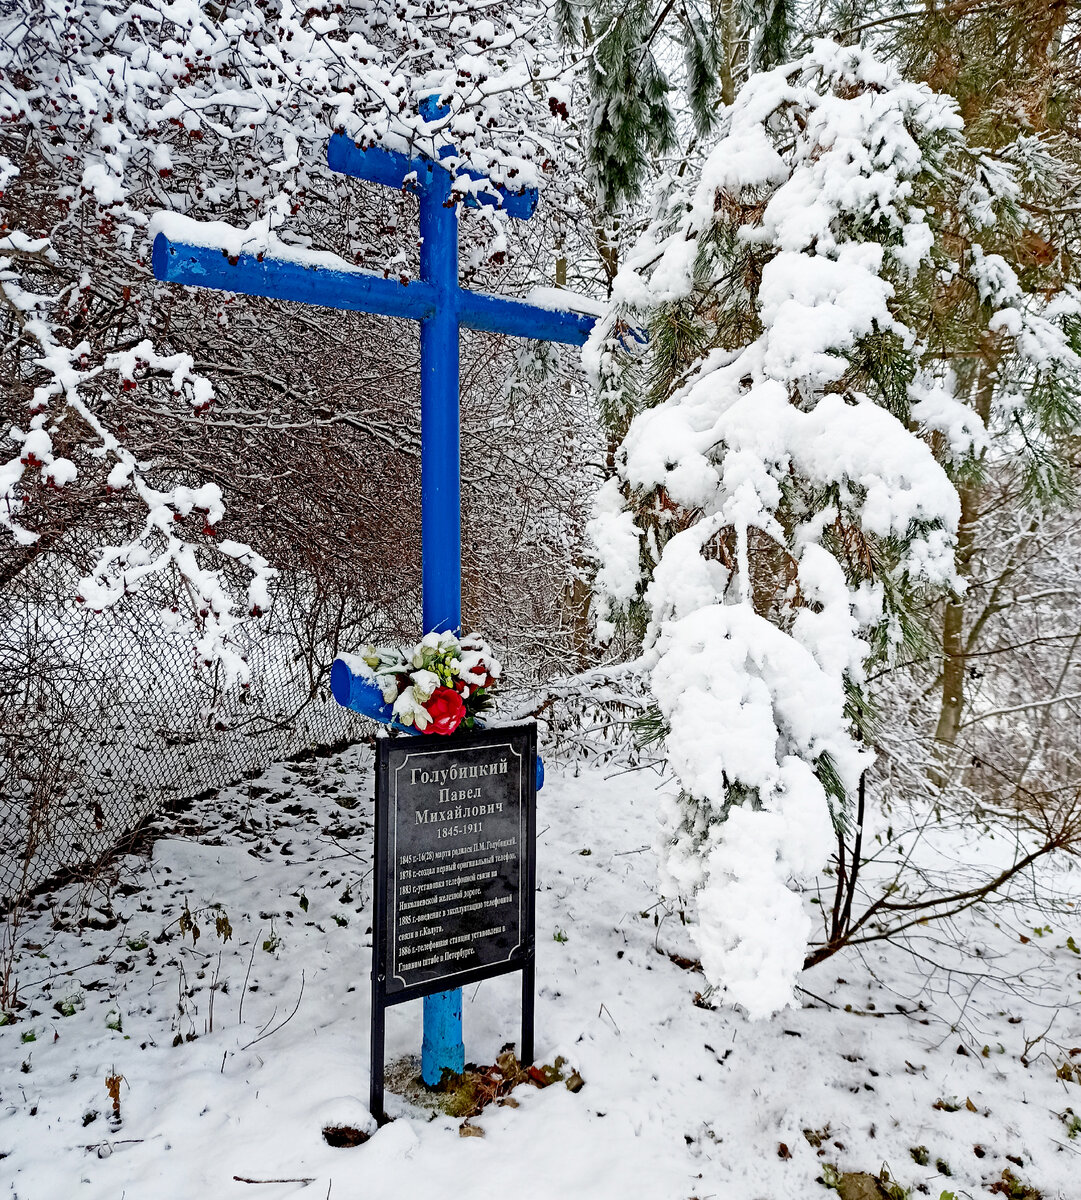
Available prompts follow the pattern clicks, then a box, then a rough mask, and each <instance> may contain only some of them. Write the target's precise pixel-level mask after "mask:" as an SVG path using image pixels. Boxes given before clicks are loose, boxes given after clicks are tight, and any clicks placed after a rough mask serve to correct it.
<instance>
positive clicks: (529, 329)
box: [152, 97, 594, 1084]
mask: <svg viewBox="0 0 1081 1200" xmlns="http://www.w3.org/2000/svg"><path fill="white" fill-rule="evenodd" d="M420 111H421V115H422V116H423V117H424V118H425V120H427V121H434V120H437V119H439V118H441V117H444V116H446V115H447V114H448V113H449V111H450V110H449V108H447V107H445V106H443V105H440V104H439V103H438V99H437V98H436V97H428V98H427V99H426V100H425V101H423V102H422V103H421V106H420ZM452 153H453V147H450V146H446V147H443V148H442V149H441V150H440V158H445V157H446V156H447V155H448V154H452ZM327 163H328V165H329V166H330V169H331V170H332V171H339V172H341V173H343V174H345V175H352V176H354V177H355V178H358V179H364V180H367V181H368V182H369V183H379V184H384V185H385V186H387V187H393V188H406V189H408V190H409V191H412V192H415V193H416V194H417V196H418V198H419V201H420V237H421V245H420V279H419V280H414V281H412V282H409V283H403V282H400V281H398V280H395V279H386V278H384V277H383V276H382V275H375V274H372V273H371V272H368V271H362V270H359V269H356V270H351V269H347V268H345V266H344V264H343V267H342V268H340V269H339V268H336V267H331V266H327V265H323V264H319V263H315V262H312V261H304V260H303V259H289V258H285V257H279V258H274V257H272V256H271V255H269V254H266V255H264V254H247V253H239V254H235V255H231V254H229V253H228V252H226V251H223V249H222V248H221V246H220V245H210V246H208V245H198V244H189V243H188V242H181V241H179V240H176V239H175V238H171V237H170V236H169V235H168V233H166V232H162V233H159V234H158V236H157V237H156V238H155V240H154V248H153V258H152V265H153V270H154V275H155V277H156V278H157V279H160V280H164V281H169V282H173V283H182V284H189V285H194V286H197V287H207V288H216V289H219V290H222V291H228V292H241V293H243V294H245V295H248V296H269V297H273V298H275V299H278V300H294V301H297V302H299V303H301V304H318V305H321V306H324V307H327V308H339V309H348V310H352V311H354V312H369V313H378V314H380V315H382V316H388V317H406V318H409V319H411V320H414V321H419V322H420V423H421V453H420V459H421V553H422V562H421V569H422V581H423V597H422V620H423V626H424V630H425V632H430V631H432V630H450V631H453V632H456V633H457V632H460V630H461V623H462V589H461V479H460V463H459V437H460V422H459V330H460V329H461V328H462V326H465V328H467V329H479V330H482V331H484V332H488V333H504V334H514V335H518V336H521V337H529V338H537V339H541V340H544V341H555V342H567V343H570V344H571V345H576V346H580V345H582V343H583V342H584V341H585V340H586V338H587V337H588V335H589V332H590V330H591V329H592V327H593V324H594V318H593V317H591V316H586V315H584V314H582V313H576V312H564V311H554V310H552V309H547V308H541V307H538V306H536V305H532V304H526V303H522V302H521V301H518V300H508V299H505V298H504V297H500V296H492V295H487V294H484V293H481V292H471V291H467V290H466V289H464V288H462V287H460V286H459V283H458V201H459V200H460V199H461V197H460V196H459V195H458V194H457V193H456V192H455V189H454V182H453V180H452V177H451V174H450V172H449V171H448V170H447V169H446V168H445V167H444V166H443V165H442V164H441V163H440V162H439V161H437V160H436V159H432V158H429V157H427V156H423V155H422V156H419V157H416V158H410V157H408V156H407V155H405V154H400V153H398V152H397V151H394V150H386V149H383V148H381V147H379V146H370V147H368V148H366V149H365V148H362V147H361V146H359V145H357V144H355V143H354V142H353V141H352V140H351V139H350V138H348V137H346V136H345V135H344V134H340V133H338V134H335V135H334V136H333V137H332V138H331V139H330V143H329V145H328V147H327ZM459 173H460V174H464V175H465V176H466V177H467V178H469V179H472V180H474V181H480V182H482V183H484V184H485V185H486V187H487V189H488V190H484V191H480V192H478V193H476V194H470V195H469V196H467V197H465V202H466V204H467V205H469V206H471V207H475V206H476V205H478V204H484V205H489V206H491V207H494V208H501V209H503V211H505V212H507V213H508V214H509V215H510V216H512V217H518V218H521V219H523V220H528V219H529V217H531V216H532V215H533V212H534V211H535V209H536V206H537V190H536V189H535V188H529V189H526V190H524V191H519V192H513V191H509V190H507V189H505V188H503V187H498V186H493V185H492V184H491V183H489V182H488V181H487V180H486V179H484V177H483V176H481V175H480V174H479V173H476V172H472V171H468V170H467V171H464V172H462V171H460V172H459ZM196 240H197V239H195V238H193V242H194V241H196ZM331 687H332V691H333V693H334V696H335V699H337V700H338V701H339V703H341V704H344V705H346V706H347V707H349V708H352V709H355V710H356V711H358V712H361V713H364V714H365V715H366V716H370V717H374V718H375V719H376V720H380V721H384V722H388V723H389V721H390V706H389V705H386V704H384V702H383V697H382V695H381V693H380V692H379V690H378V689H377V688H375V687H374V686H373V685H372V684H369V683H366V682H365V681H364V680H362V679H360V678H358V677H357V676H354V675H353V674H352V672H351V671H350V670H349V668H348V667H347V666H346V664H345V663H344V662H343V661H342V660H340V659H339V660H336V662H335V663H334V668H333V671H332V673H331ZM464 1065H465V1048H464V1045H463V1042H462V994H461V991H460V990H456V991H451V992H440V993H438V994H436V995H433V996H426V997H425V998H424V1041H423V1046H422V1054H421V1075H422V1077H423V1079H424V1081H425V1082H426V1083H429V1084H436V1083H438V1082H439V1081H440V1078H441V1076H442V1072H443V1070H444V1069H449V1070H451V1071H453V1072H455V1073H456V1074H457V1073H460V1072H461V1071H462V1070H463V1068H464Z"/></svg>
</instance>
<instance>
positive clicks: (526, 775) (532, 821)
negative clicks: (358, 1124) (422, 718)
mask: <svg viewBox="0 0 1081 1200" xmlns="http://www.w3.org/2000/svg"><path fill="white" fill-rule="evenodd" d="M507 742H509V743H511V745H512V746H514V747H515V749H516V750H518V751H519V752H520V753H521V755H522V763H521V783H520V786H521V794H520V803H521V806H522V815H523V817H524V829H525V832H524V836H523V837H522V839H521V844H520V847H519V876H518V886H519V889H520V892H521V897H520V902H521V903H520V913H521V924H520V927H519V943H518V946H517V947H516V948H515V949H514V950H513V951H512V952H511V953H510V954H509V956H508V957H507V959H506V960H505V961H501V962H496V963H489V964H486V965H482V966H478V967H472V968H466V969H464V970H459V971H454V972H452V973H450V974H446V975H442V976H440V977H438V978H436V979H432V980H430V981H427V982H424V983H417V984H412V985H408V986H404V987H401V988H397V989H395V990H392V991H391V992H390V993H389V994H388V991H387V975H388V958H389V946H388V936H387V934H388V922H387V917H388V901H389V897H390V895H391V889H392V888H393V886H394V884H395V878H394V874H393V873H394V870H395V866H396V864H395V863H394V862H393V861H392V856H391V839H392V837H393V834H394V829H393V818H392V809H391V803H390V800H391V797H390V778H391V759H392V757H398V756H400V755H408V754H417V753H424V752H426V751H431V750H438V751H440V752H442V753H446V752H454V751H461V752H463V754H464V753H468V751H469V750H470V749H472V748H474V747H484V746H489V745H499V744H500V743H507ZM536 772H537V727H536V725H533V724H529V725H514V726H509V727H507V728H503V729H484V730H477V731H474V732H472V733H467V734H456V735H453V736H452V737H449V738H447V737H441V736H439V735H437V734H432V735H426V736H419V737H403V738H381V739H380V740H379V741H378V742H377V743H376V762H375V885H374V893H373V909H374V911H373V914H372V915H373V919H372V1023H371V1094H370V1110H371V1113H372V1116H373V1117H375V1119H376V1120H377V1121H378V1122H379V1123H380V1124H383V1123H384V1122H385V1121H386V1119H387V1117H386V1113H385V1112H384V1109H383V1073H384V1054H385V1041H386V1010H387V1009H388V1008H390V1007H392V1006H393V1005H395V1004H404V1003H405V1002H406V1001H408V1000H416V999H419V998H420V997H422V996H428V995H432V994H433V993H435V992H445V991H449V990H451V989H454V988H461V987H465V986H467V985H469V984H471V983H477V982H479V981H480V980H482V979H491V978H493V977H495V976H498V975H506V974H509V973H510V972H512V971H521V972H522V1052H521V1061H522V1062H523V1063H525V1064H529V1063H532V1061H533V1005H534V993H535V990H536V886H537V853H536V843H537V779H536ZM435 828H436V827H435V826H434V825H433V826H432V829H433V830H434V829H435ZM433 844H434V843H433Z"/></svg>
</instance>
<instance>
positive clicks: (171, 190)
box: [0, 0, 556, 677]
mask: <svg viewBox="0 0 1081 1200" xmlns="http://www.w3.org/2000/svg"><path fill="white" fill-rule="evenodd" d="M542 11H543V10H541V9H534V8H533V7H531V6H505V7H501V8H500V9H499V11H498V14H497V13H496V11H495V10H493V9H492V7H491V6H490V5H487V4H480V5H477V6H476V7H475V8H474V7H473V6H471V5H470V4H469V3H466V4H463V5H456V6H454V7H453V8H447V7H446V6H432V5H430V4H422V3H414V2H412V0H363V2H361V3H352V4H348V5H345V4H341V3H317V4H315V5H310V4H301V5H296V4H294V3H292V0H235V2H234V0H230V2H229V3H222V4H217V3H215V4H213V5H211V4H200V3H197V2H196V0H144V2H142V3H139V4H135V5H131V4H128V3H127V0H27V2H26V3H23V4H18V5H15V6H10V5H9V6H7V8H6V9H5V12H4V14H3V15H2V16H0V205H2V208H3V213H2V216H3V220H4V224H3V228H2V231H0V232H2V235H3V236H0V312H6V314H7V316H8V318H9V320H8V324H9V326H10V327H11V328H12V329H13V330H14V340H13V341H12V343H11V345H10V346H9V352H10V351H11V350H12V347H14V348H15V352H14V362H15V364H16V369H15V375H16V378H15V381H14V389H13V391H12V393H11V395H10V396H9V397H6V400H7V401H8V407H9V410H10V411H11V412H15V413H17V414H18V415H17V416H16V418H15V419H14V420H9V421H7V422H0V537H3V538H4V539H5V540H7V541H8V542H9V545H10V541H11V539H13V540H14V542H15V543H16V544H17V545H18V546H19V547H22V551H21V553H22V554H23V557H24V558H25V557H27V556H29V555H32V554H34V553H39V552H45V551H43V550H41V548H40V545H39V546H38V549H37V550H35V545H38V544H39V543H40V541H41V538H42V531H43V529H44V528H45V522H43V520H42V517H41V510H42V507H43V505H45V506H47V505H48V504H49V503H50V496H49V495H48V492H49V491H51V490H55V489H68V490H69V494H70V496H71V500H70V501H69V507H70V506H71V505H74V504H75V503H76V501H78V502H80V503H82V504H83V508H84V511H90V512H91V513H95V514H97V513H102V512H106V513H107V512H108V511H109V510H108V509H107V506H106V507H103V506H102V495H103V494H104V496H105V497H110V496H113V495H118V494H120V493H123V494H124V496H123V497H122V498H123V499H130V498H132V497H134V498H135V499H136V501H137V504H138V505H141V506H142V512H143V517H142V519H141V520H138V519H136V522H137V525H138V527H137V528H136V529H134V530H133V529H132V527H131V526H132V520H133V518H132V516H131V513H132V511H133V510H132V507H131V506H130V505H129V506H128V507H127V508H125V509H124V510H123V511H120V510H117V509H116V508H115V506H114V509H113V510H112V511H114V512H116V513H117V515H116V516H115V517H112V518H110V517H108V516H103V517H100V519H99V520H98V521H97V524H96V526H94V528H95V532H98V531H100V532H101V536H102V539H103V540H105V541H106V542H107V544H105V545H104V546H101V545H100V543H99V548H98V549H97V550H96V551H95V550H94V548H93V547H86V546H81V547H79V552H80V553H84V554H89V559H90V562H89V565H90V569H89V571H88V572H87V574H86V577H85V578H84V579H83V580H82V582H81V584H80V587H79V595H80V596H81V598H82V600H83V602H84V603H85V604H86V605H87V606H88V607H90V608H93V609H104V608H106V607H108V606H110V605H112V604H114V603H116V602H117V601H118V600H119V599H120V598H121V597H122V596H123V595H125V594H126V593H128V592H132V591H135V590H138V589H139V588H140V587H142V586H143V585H144V583H145V582H146V581H147V580H148V579H149V578H150V577H152V576H155V575H157V576H160V575H162V574H163V573H164V574H166V575H171V577H172V578H173V580H174V582H175V583H176V585H177V593H178V595H179V596H180V597H181V598H182V602H183V603H185V604H186V605H188V606H189V609H190V616H191V620H192V622H193V625H194V632H195V634H196V636H197V640H198V653H197V661H198V662H200V663H213V662H220V663H221V664H222V666H223V667H224V668H225V669H226V670H227V672H228V673H231V674H233V675H240V676H241V677H243V676H244V675H245V673H246V666H245V664H244V662H243V661H242V659H241V657H240V656H239V654H238V653H237V652H236V651H235V649H233V648H231V641H232V633H233V631H234V629H235V626H236V624H237V622H238V621H240V620H241V619H243V618H246V617H247V616H249V615H258V614H259V613H260V612H261V611H263V610H264V609H265V607H266V605H267V603H268V598H269V590H268V585H269V583H270V580H271V578H272V576H273V571H272V570H271V569H270V567H269V565H268V564H267V563H266V562H265V561H264V560H263V558H262V557H261V556H260V555H259V554H257V553H256V552H255V551H253V550H252V549H251V548H250V547H248V546H244V545H241V544H240V543H239V542H224V541H216V540H215V530H214V527H215V525H216V523H217V522H218V520H219V519H220V518H221V516H222V514H223V507H222V495H221V493H220V492H218V491H217V490H214V489H210V490H208V487H209V485H206V486H200V485H199V482H198V481H197V480H192V479H190V478H188V479H184V480H178V479H177V478H176V472H173V473H172V476H171V477H170V475H169V473H167V472H164V471H163V470H162V469H161V464H160V463H156V462H154V461H147V460H145V459H143V458H141V457H140V456H139V455H138V454H137V453H135V452H133V450H132V449H131V448H130V444H129V443H130V438H129V437H128V434H127V431H126V430H124V429H123V428H122V427H120V423H119V422H117V421H116V419H115V416H113V413H112V410H113V408H114V407H115V406H114V405H113V401H114V400H115V399H116V398H117V397H118V396H120V395H124V397H125V400H130V399H131V398H132V396H131V394H132V393H134V394H135V395H137V396H138V398H139V399H140V401H143V397H145V408H146V412H147V414H148V419H150V418H151V416H152V415H153V414H158V415H160V414H161V413H166V414H168V412H169V411H170V410H171V409H176V410H177V411H181V412H183V408H184V407H185V406H186V409H187V415H188V416H190V415H191V414H192V413H195V414H205V413H207V412H208V410H209V409H210V408H211V405H212V404H213V401H214V396H213V390H212V387H211V385H210V383H209V381H208V380H207V379H206V378H205V376H203V375H201V374H200V373H199V371H198V370H197V369H196V365H195V363H194V362H193V360H192V359H191V357H190V356H186V355H183V354H174V353H170V352H169V348H168V342H169V332H168V330H167V329H162V328H160V327H155V322H154V315H155V307H154V303H153V299H154V288H153V285H152V284H150V283H148V277H149V262H150V236H149V235H150V234H151V233H152V227H151V215H152V214H153V213H155V212H164V213H167V214H171V215H173V217H174V219H176V218H177V217H178V216H180V215H188V216H195V217H198V218H200V219H208V218H209V219H214V218H221V217H229V218H231V219H232V221H233V222H234V224H236V225H239V226H240V227H241V228H242V229H243V228H244V227H248V228H249V229H252V230H255V231H256V232H257V233H258V234H259V235H260V236H261V237H262V239H263V241H264V242H268V241H270V240H271V239H272V237H273V236H274V233H273V231H274V230H279V231H282V233H283V235H284V234H285V233H287V232H288V231H287V230H285V225H286V224H287V223H289V222H292V221H294V219H295V218H297V214H298V213H299V214H301V217H300V222H301V225H302V221H303V211H304V209H305V207H306V205H307V204H308V203H309V201H310V200H311V199H312V198H313V197H314V198H316V199H318V200H319V201H320V202H321V201H323V200H325V199H326V197H327V196H328V194H330V195H332V194H333V193H334V189H340V190H341V196H342V200H343V202H342V203H341V204H340V205H339V207H340V208H341V209H343V210H348V207H349V206H348V204H347V203H345V200H346V197H347V195H348V192H347V189H348V188H349V186H350V184H349V183H348V182H347V181H343V180H342V179H341V178H340V177H334V176H331V175H330V173H329V172H328V171H327V168H326V165H325V153H326V145H327V141H328V139H329V138H330V136H331V134H332V133H333V132H335V131H336V130H342V131H344V132H346V133H347V134H349V135H350V136H352V137H354V138H355V139H356V140H357V142H358V143H359V144H364V145H369V144H375V143H378V144H381V145H385V146H388V147H390V148H393V149H399V150H409V151H412V152H423V153H428V154H432V155H434V154H437V153H438V148H439V147H440V146H445V145H446V144H447V143H448V142H453V143H454V145H455V147H456V150H457V154H456V155H452V156H451V157H449V158H445V161H446V163H447V165H448V167H450V168H451V169H452V170H456V168H457V167H458V165H459V163H466V162H467V163H468V166H469V168H470V170H471V172H472V173H478V174H479V173H484V174H486V175H487V176H489V177H490V178H491V179H492V180H493V181H494V182H496V183H501V182H506V183H508V184H509V185H510V186H511V187H515V188H517V187H522V186H535V185H537V184H538V183H539V182H541V179H542V168H545V167H547V166H548V165H549V163H550V161H551V159H552V157H553V148H552V143H551V141H550V139H547V138H545V137H544V136H543V135H542V134H541V133H539V132H537V130H538V127H539V124H542V123H544V122H548V123H550V113H549V111H548V109H547V108H546V107H545V98H546V96H547V91H546V88H545V87H544V86H541V83H542V77H544V72H543V71H542V70H541V69H540V67H541V66H543V65H544V64H543V63H542V62H540V61H539V58H540V54H539V50H538V45H539V35H540V30H541V28H542V25H541V22H540V17H541V16H542ZM555 74H556V72H555V71H549V72H548V73H547V78H550V79H551V78H554V75H555ZM433 94H435V95H438V96H439V97H440V98H441V100H442V101H444V102H445V104H446V105H447V106H448V112H447V115H445V116H441V117H439V118H438V119H436V120H433V121H426V120H424V119H423V118H422V117H421V116H420V113H419V111H418V104H419V102H420V101H421V100H422V99H423V98H424V97H427V96H430V95H433ZM538 112H539V113H541V114H542V115H543V118H544V122H538V121H537V120H536V113H538ZM488 186H490V185H489V184H486V183H484V182H478V181H477V180H475V179H473V178H472V174H471V175H470V176H466V175H458V183H457V187H458V190H459V192H461V193H462V194H463V195H464V194H465V193H466V192H468V191H469V190H471V189H472V190H476V189H479V188H486V187H488ZM352 219H353V220H355V218H352ZM484 219H487V220H491V221H493V222H495V227H496V237H497V238H498V236H499V228H500V226H499V222H500V220H501V218H499V216H498V215H497V214H494V215H493V214H485V218H484ZM310 240H311V239H310V238H307V237H306V236H305V235H303V234H300V233H298V232H297V231H296V229H294V230H293V233H292V235H291V237H290V241H291V243H299V250H300V251H302V250H304V249H306V248H307V247H306V243H307V242H308V241H310ZM396 273H397V272H396ZM148 300H149V301H151V302H149V303H148ZM226 303H227V302H226ZM103 314H104V316H103ZM220 315H221V314H219V316H220ZM114 317H115V319H114ZM110 325H111V326H112V327H111V329H109V333H110V335H111V336H110V337H109V338H105V337H102V338H99V339H97V340H95V339H94V338H93V337H91V336H88V335H86V334H84V333H82V332H81V331H82V330H85V329H86V328H88V327H92V328H95V329H100V328H101V327H102V326H105V327H106V328H108V327H109V326H110ZM106 343H107V344H106ZM52 502H54V503H55V497H53V498H52ZM193 513H195V514H197V515H198V516H201V517H202V518H203V520H202V521H198V519H196V520H194V521H189V520H188V518H189V517H191V516H192V514H193ZM193 529H194V531H198V532H196V533H195V536H193V533H192V532H190V531H192V530H193ZM46 540H48V539H46ZM245 577H246V579H247V581H248V584H247V593H246V595H245V594H244V592H243V591H241V592H240V593H239V594H237V585H238V582H240V583H242V581H243V580H244V579H245Z"/></svg>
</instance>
